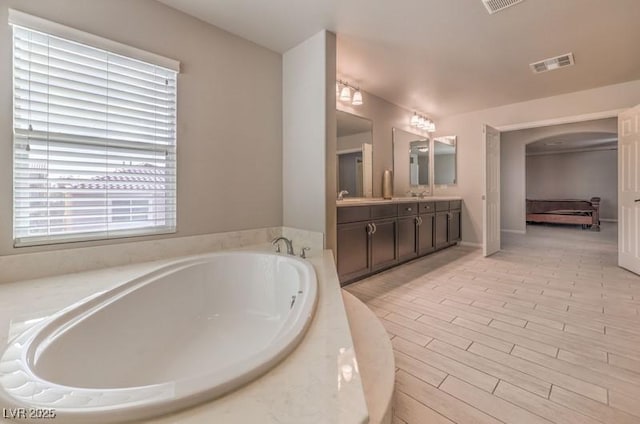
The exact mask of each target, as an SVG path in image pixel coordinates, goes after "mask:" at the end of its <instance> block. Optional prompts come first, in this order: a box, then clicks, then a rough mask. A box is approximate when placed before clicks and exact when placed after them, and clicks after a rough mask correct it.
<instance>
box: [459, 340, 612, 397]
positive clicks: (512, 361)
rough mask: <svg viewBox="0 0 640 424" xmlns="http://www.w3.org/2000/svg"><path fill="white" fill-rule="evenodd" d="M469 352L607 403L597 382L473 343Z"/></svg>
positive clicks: (604, 394)
mask: <svg viewBox="0 0 640 424" xmlns="http://www.w3.org/2000/svg"><path fill="white" fill-rule="evenodd" d="M469 352H473V353H476V354H478V355H481V356H484V357H485V358H487V359H492V360H494V361H499V362H501V363H503V364H506V365H508V366H510V367H512V368H515V369H517V370H519V371H522V372H524V373H527V374H531V375H535V376H536V377H539V378H542V379H543V380H545V381H548V382H550V383H551V384H553V385H558V386H561V387H564V388H567V389H569V390H573V391H575V392H576V393H580V394H582V395H584V396H587V397H589V398H591V399H594V400H596V401H599V402H602V403H605V404H606V403H607V390H606V389H604V388H602V387H600V386H597V385H595V384H591V383H588V382H586V381H583V380H580V379H578V378H575V377H572V376H569V375H566V374H564V373H562V372H558V371H556V370H553V369H550V368H547V367H544V366H542V365H538V364H536V363H534V362H531V361H527V360H525V359H521V358H518V357H517V356H514V355H509V354H504V353H502V352H500V351H497V350H495V349H491V348H489V347H486V346H483V345H481V344H476V343H473V344H472V345H471V346H470V347H469Z"/></svg>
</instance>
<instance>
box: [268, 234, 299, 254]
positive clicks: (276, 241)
mask: <svg viewBox="0 0 640 424" xmlns="http://www.w3.org/2000/svg"><path fill="white" fill-rule="evenodd" d="M280 240H282V241H284V244H285V245H286V246H287V255H295V253H293V243H292V242H291V240H289V239H288V238H286V237H276V238H274V239H273V240H272V241H271V244H272V245H274V246H275V247H276V252H277V253H280V244H279V243H280Z"/></svg>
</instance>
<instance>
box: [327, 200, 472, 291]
mask: <svg viewBox="0 0 640 424" xmlns="http://www.w3.org/2000/svg"><path fill="white" fill-rule="evenodd" d="M461 207H462V202H461V201H459V200H454V201H420V202H418V201H416V202H402V203H389V204H383V205H368V206H343V207H338V216H337V222H338V232H337V252H336V256H337V267H338V276H339V277H340V282H341V284H343V285H344V284H346V283H350V282H353V281H355V280H357V279H360V278H362V277H365V276H368V275H370V274H373V273H375V272H378V271H381V270H383V269H387V268H390V267H393V266H395V265H397V264H399V263H404V262H406V261H409V260H412V259H415V258H417V257H420V256H424V255H427V254H429V253H432V252H434V251H436V250H438V249H442V248H445V247H448V246H451V245H452V244H455V243H457V242H458V241H459V240H460V234H461V233H460V212H461Z"/></svg>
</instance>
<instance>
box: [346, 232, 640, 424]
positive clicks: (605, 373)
mask: <svg viewBox="0 0 640 424" xmlns="http://www.w3.org/2000/svg"><path fill="white" fill-rule="evenodd" d="M615 231H616V228H615V224H607V223H604V224H603V231H602V232H600V233H593V232H589V231H583V230H581V229H579V228H576V227H569V228H557V227H549V226H533V227H530V228H529V231H528V234H527V235H526V236H521V235H512V234H504V233H503V249H504V250H503V251H502V252H500V253H498V254H496V255H494V256H492V257H490V258H483V257H482V256H481V253H480V252H479V251H478V249H473V248H468V247H459V246H458V247H453V248H450V249H447V250H445V251H442V252H439V253H436V254H434V255H431V256H428V257H426V258H423V259H420V260H416V261H413V262H411V263H409V264H406V265H403V266H400V267H398V268H395V269H393V270H389V271H386V272H384V273H381V274H378V275H375V276H373V277H371V278H368V279H366V280H363V281H360V282H358V283H355V284H352V285H350V286H348V287H347V288H346V289H347V290H348V291H349V292H351V293H353V294H354V295H356V296H357V297H358V298H360V299H361V300H362V301H364V302H365V303H366V304H367V305H368V306H369V307H370V308H371V309H372V310H373V311H374V312H375V313H376V314H377V316H378V317H379V318H380V319H381V321H382V323H383V324H384V326H385V328H386V329H387V332H388V333H389V336H390V338H391V342H392V344H393V349H394V354H395V359H396V367H397V369H396V392H395V404H394V423H396V424H399V423H407V424H429V423H436V424H440V423H447V424H450V423H458V424H467V423H514V424H528V423H545V424H549V423H558V424H567V423H568V424H573V423H576V424H597V423H612V424H627V423H640V315H639V309H640V277H638V276H636V275H635V274H632V273H629V272H626V271H624V270H622V269H619V268H618V267H617V266H616V262H617V259H616V255H617V250H616V249H617V246H616V237H615Z"/></svg>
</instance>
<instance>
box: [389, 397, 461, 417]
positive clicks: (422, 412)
mask: <svg viewBox="0 0 640 424" xmlns="http://www.w3.org/2000/svg"><path fill="white" fill-rule="evenodd" d="M395 395H396V396H395V409H394V413H395V414H396V415H397V416H398V418H400V419H401V420H403V421H404V422H406V423H407V424H426V423H429V424H456V423H455V422H453V421H451V420H450V419H447V418H445V417H444V415H441V414H438V413H437V412H436V411H434V410H433V409H431V408H429V407H427V406H424V405H423V404H422V403H420V402H418V401H417V400H415V399H414V398H412V397H411V396H409V395H406V394H404V393H403V392H400V391H396V393H395Z"/></svg>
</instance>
